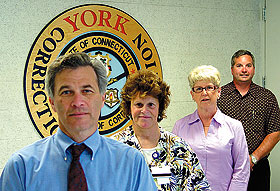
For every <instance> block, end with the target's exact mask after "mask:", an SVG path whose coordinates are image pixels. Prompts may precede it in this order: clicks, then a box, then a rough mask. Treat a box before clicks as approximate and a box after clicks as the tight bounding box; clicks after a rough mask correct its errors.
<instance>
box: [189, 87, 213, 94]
mask: <svg viewBox="0 0 280 191" xmlns="http://www.w3.org/2000/svg"><path fill="white" fill-rule="evenodd" d="M217 88H218V87H216V86H206V87H204V88H203V87H199V86H198V87H193V88H192V91H193V92H195V93H201V92H202V91H203V90H205V91H207V92H212V91H214V90H215V89H217Z"/></svg>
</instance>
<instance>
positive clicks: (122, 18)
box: [23, 4, 162, 137]
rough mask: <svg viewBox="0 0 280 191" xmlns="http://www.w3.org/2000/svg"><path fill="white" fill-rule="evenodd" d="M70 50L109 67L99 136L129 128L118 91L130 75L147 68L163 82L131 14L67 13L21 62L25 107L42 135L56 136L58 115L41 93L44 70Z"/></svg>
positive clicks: (85, 8)
mask: <svg viewBox="0 0 280 191" xmlns="http://www.w3.org/2000/svg"><path fill="white" fill-rule="evenodd" d="M73 52H86V53H88V54H89V55H90V56H91V57H94V58H97V59H99V60H100V61H101V62H102V63H103V64H104V66H105V67H106V69H107V75H108V87H107V92H106V101H105V104H104V107H103V108H102V110H101V114H100V117H99V121H98V129H99V132H100V134H102V135H106V136H110V135H112V134H114V133H116V132H117V131H120V130H121V129H123V128H125V127H127V126H128V125H130V124H131V121H130V120H128V119H126V118H125V116H124V115H123V111H122V110H121V109H120V91H121V89H122V87H123V85H124V84H125V81H126V79H127V76H128V75H129V74H132V73H134V72H135V71H137V70H139V69H141V68H146V69H148V70H152V71H154V72H156V73H157V74H158V75H159V76H160V77H161V78H162V70H161V63H160V59H159V55H158V52H157V50H156V47H155V45H154V43H153V41H152V39H151V38H150V36H149V34H148V33H147V32H146V30H145V29H144V28H143V27H142V26H141V24H140V23H139V22H138V21H136V20H135V19H134V18H132V17H131V16H130V15H128V14H127V13H125V12H124V11H121V10H119V9H117V8H114V7H111V6H107V5H100V4H87V5H81V6H77V7H73V8H71V9H68V10H66V11H64V12H62V13H61V14H59V15H57V16H56V17H55V18H54V19H52V20H51V21H50V22H49V23H48V24H47V25H46V26H45V27H44V28H43V29H42V31H41V32H40V33H39V35H38V36H37V38H36V39H35V41H34V43H33V45H32V47H31V49H30V51H29V54H28V57H27V61H26V64H25V70H24V82H23V86H24V98H25V103H26V107H27V111H28V114H29V116H30V119H31V121H32V123H33V125H34V126H35V128H36V130H37V131H38V133H39V134H40V135H41V137H47V136H49V135H52V134H54V133H55V132H56V130H57V128H58V122H57V115H56V113H55V112H54V111H53V110H52V108H51V106H50V103H49V101H48V96H47V92H46V90H45V77H46V71H47V68H48V66H49V65H50V64H51V63H52V62H53V61H54V60H55V59H56V58H57V57H59V56H61V55H64V54H70V53H73Z"/></svg>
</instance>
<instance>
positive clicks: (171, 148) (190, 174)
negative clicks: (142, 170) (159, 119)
mask: <svg viewBox="0 0 280 191" xmlns="http://www.w3.org/2000/svg"><path fill="white" fill-rule="evenodd" d="M113 138H114V139H117V140H119V141H121V142H123V143H125V144H128V145H129V146H132V147H134V148H136V149H138V150H140V151H141V152H142V148H141V145H140V144H139V142H138V139H137V137H136V136H135V133H134V131H133V128H132V126H130V127H128V128H127V129H125V130H124V131H122V132H120V133H118V134H115V135H114V136H113ZM156 150H157V153H156V154H157V156H158V157H154V159H153V160H152V161H151V163H149V164H148V165H149V167H150V168H151V167H162V166H170V170H171V179H170V181H171V182H170V183H167V184H161V185H159V184H157V186H158V190H159V191H168V190H171V191H177V190H180V191H189V190H210V188H209V184H208V181H207V179H206V177H205V174H204V172H203V170H202V168H201V165H200V163H199V161H198V159H197V157H196V154H195V153H194V152H193V151H192V150H191V148H190V147H189V146H188V145H187V144H186V143H185V141H184V140H183V139H181V138H179V137H177V136H175V135H173V134H171V133H170V132H167V131H164V130H162V129H161V130H160V139H159V142H158V145H157V147H156Z"/></svg>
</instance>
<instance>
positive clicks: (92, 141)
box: [54, 128, 101, 160]
mask: <svg viewBox="0 0 280 191" xmlns="http://www.w3.org/2000/svg"><path fill="white" fill-rule="evenodd" d="M100 136H101V135H100V134H99V131H98V130H96V131H95V133H93V135H91V136H90V137H89V138H87V139H86V140H85V141H84V142H82V143H84V144H85V145H86V146H87V147H88V148H89V149H90V150H91V153H92V156H91V158H92V160H93V157H94V155H95V153H96V151H97V150H98V147H99V145H100ZM54 139H55V140H54V141H55V143H56V144H57V145H58V147H59V149H60V150H61V151H62V153H63V157H64V158H66V157H67V155H66V153H67V149H68V147H69V146H71V145H72V144H81V143H76V142H75V141H73V140H72V139H71V138H70V137H68V136H67V135H66V134H65V133H63V132H62V131H61V129H60V128H58V130H57V132H56V134H55V137H54Z"/></svg>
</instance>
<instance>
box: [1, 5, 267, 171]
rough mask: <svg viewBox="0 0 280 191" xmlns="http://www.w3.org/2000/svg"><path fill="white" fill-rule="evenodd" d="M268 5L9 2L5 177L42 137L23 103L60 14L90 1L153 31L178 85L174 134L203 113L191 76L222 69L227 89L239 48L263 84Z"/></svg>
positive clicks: (4, 29)
mask: <svg viewBox="0 0 280 191" xmlns="http://www.w3.org/2000/svg"><path fill="white" fill-rule="evenodd" d="M261 2H263V1H262V0H261V1H260V0H246V1H244V0H234V1H232V0H103V1H100V0H99V1H83V0H75V1H72V0H65V1H57V0H49V1H45V0H37V1H31V0H25V1H16V0H2V1H1V2H0V11H1V16H0V17H1V30H0V42H1V44H2V46H1V47H0V52H1V59H0V77H1V78H0V120H1V123H0V135H1V136H0V150H1V151H2V154H1V156H0V172H1V171H2V169H3V167H4V165H5V163H6V161H7V160H8V158H9V157H10V155H11V154H12V153H13V152H15V151H16V150H18V149H20V148H22V147H23V146H25V145H28V144H30V143H32V142H34V141H35V140H38V139H40V136H39V135H38V133H37V132H36V130H35V128H34V127H33V126H32V123H31V121H30V119H29V116H28V113H27V110H26V106H25V103H24V97H23V74H24V66H25V62H26V59H27V55H28V52H29V50H30V47H31V45H32V43H33V42H34V40H35V38H36V36H37V35H38V34H39V32H40V31H41V30H42V28H43V27H44V26H45V25H46V24H47V23H48V22H49V21H51V20H52V19H53V18H54V17H55V16H56V15H58V14H60V13H61V12H63V11H65V10H66V9H69V8H71V7H74V6H77V5H81V4H85V3H101V4H107V5H110V6H113V7H116V8H119V9H121V10H123V11H125V12H126V13H128V14H129V15H131V16H132V17H133V18H135V19H136V20H137V21H139V22H140V23H141V24H142V26H143V27H144V28H145V29H146V30H147V32H148V33H149V35H150V36H151V38H152V39H153V41H154V44H155V45H156V47H157V50H158V52H159V56H160V59H161V64H162V69H163V77H164V80H165V81H166V82H167V83H169V84H170V85H171V91H172V97H171V105H170V107H169V108H168V111H167V116H168V118H167V119H165V120H163V121H162V122H161V126H162V127H164V128H166V129H167V130H171V129H172V127H173V124H174V123H175V121H176V120H178V119H179V118H181V117H183V116H185V115H187V114H189V113H191V112H193V111H194V109H195V108H196V105H195V104H194V102H192V100H191V97H190V96H189V88H188V83H187V79H186V77H187V75H188V73H189V71H190V70H191V69H192V68H193V67H195V66H197V65H202V64H211V65H214V66H215V67H217V68H218V69H219V70H220V72H221V74H222V84H226V83H228V82H229V81H231V80H232V77H231V74H230V58H231V56H232V54H233V53H234V52H235V51H236V50H238V49H249V50H251V51H252V53H253V54H254V55H255V57H256V60H257V63H256V67H257V73H256V75H255V77H254V81H255V82H256V83H257V84H261V77H262V74H263V67H264V63H263V60H264V58H263V30H262V26H263V25H262V20H261Z"/></svg>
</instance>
